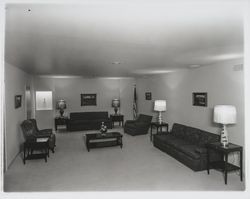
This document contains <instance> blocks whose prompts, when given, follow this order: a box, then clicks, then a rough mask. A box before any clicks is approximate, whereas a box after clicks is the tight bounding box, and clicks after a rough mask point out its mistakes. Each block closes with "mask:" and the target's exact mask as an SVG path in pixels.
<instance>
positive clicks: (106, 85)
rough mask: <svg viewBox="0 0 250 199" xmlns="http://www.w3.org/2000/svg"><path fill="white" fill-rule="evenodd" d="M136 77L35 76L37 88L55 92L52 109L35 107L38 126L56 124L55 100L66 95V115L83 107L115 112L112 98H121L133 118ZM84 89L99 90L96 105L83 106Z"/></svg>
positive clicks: (57, 112) (123, 111) (89, 91)
mask: <svg viewBox="0 0 250 199" xmlns="http://www.w3.org/2000/svg"><path fill="white" fill-rule="evenodd" d="M134 84H135V79H134V78H119V79H112V78H50V77H36V78H34V86H35V90H36V91H46V90H47V91H48V90H51V91H52V92H53V111H36V119H37V122H38V126H39V128H52V127H54V117H55V116H56V115H59V111H58V110H55V106H56V101H57V100H58V99H64V100H66V102H67V109H66V110H65V115H67V114H68V115H69V113H70V112H81V111H108V112H109V113H110V114H112V113H114V109H113V108H112V107H111V100H112V99H113V98H119V97H120V99H121V107H120V112H121V113H122V114H124V117H125V120H126V119H132V103H133V85H134ZM83 93H96V94H97V106H81V100H80V95H81V94H83Z"/></svg>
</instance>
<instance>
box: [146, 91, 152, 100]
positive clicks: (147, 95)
mask: <svg viewBox="0 0 250 199" xmlns="http://www.w3.org/2000/svg"><path fill="white" fill-rule="evenodd" d="M145 99H146V100H152V93H151V92H146V93H145Z"/></svg>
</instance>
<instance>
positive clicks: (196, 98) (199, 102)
mask: <svg viewBox="0 0 250 199" xmlns="http://www.w3.org/2000/svg"><path fill="white" fill-rule="evenodd" d="M193 106H207V93H193Z"/></svg>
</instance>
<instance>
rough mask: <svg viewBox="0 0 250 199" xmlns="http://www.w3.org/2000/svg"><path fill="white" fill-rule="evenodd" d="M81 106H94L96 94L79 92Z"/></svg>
mask: <svg viewBox="0 0 250 199" xmlns="http://www.w3.org/2000/svg"><path fill="white" fill-rule="evenodd" d="M81 106H96V94H81Z"/></svg>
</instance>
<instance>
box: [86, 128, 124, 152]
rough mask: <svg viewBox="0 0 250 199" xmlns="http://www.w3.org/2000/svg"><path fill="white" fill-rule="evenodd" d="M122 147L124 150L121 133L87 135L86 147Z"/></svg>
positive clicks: (88, 148)
mask: <svg viewBox="0 0 250 199" xmlns="http://www.w3.org/2000/svg"><path fill="white" fill-rule="evenodd" d="M110 146H120V147H121V148H122V146H123V144H122V134H121V133H119V132H110V133H106V134H105V135H102V134H101V133H92V134H86V147H87V150H88V151H89V150H90V148H99V147H110Z"/></svg>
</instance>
